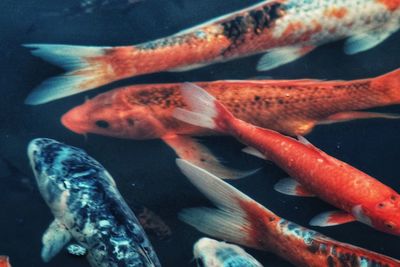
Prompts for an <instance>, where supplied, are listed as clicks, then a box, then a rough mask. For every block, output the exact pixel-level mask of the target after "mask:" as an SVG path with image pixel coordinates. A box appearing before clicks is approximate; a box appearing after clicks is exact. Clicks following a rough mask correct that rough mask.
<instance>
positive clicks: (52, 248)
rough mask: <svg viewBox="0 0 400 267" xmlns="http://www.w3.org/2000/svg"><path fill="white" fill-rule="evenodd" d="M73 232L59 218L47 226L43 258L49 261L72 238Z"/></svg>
mask: <svg viewBox="0 0 400 267" xmlns="http://www.w3.org/2000/svg"><path fill="white" fill-rule="evenodd" d="M71 238H72V237H71V234H70V233H69V231H68V230H67V229H66V228H65V226H63V225H62V224H61V223H60V222H59V221H58V220H57V219H55V220H54V221H53V222H52V223H51V224H50V226H49V228H47V230H46V232H45V233H44V235H43V237H42V244H43V247H42V259H43V261H44V262H49V261H50V260H51V259H52V258H53V257H54V256H55V255H57V253H58V252H60V250H61V249H62V248H63V247H64V246H65V245H66V244H67V243H68V242H69V241H70V240H71Z"/></svg>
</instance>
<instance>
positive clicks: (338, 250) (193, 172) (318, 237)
mask: <svg viewBox="0 0 400 267" xmlns="http://www.w3.org/2000/svg"><path fill="white" fill-rule="evenodd" d="M177 164H178V166H179V168H180V169H181V171H182V172H183V174H184V175H185V176H186V177H188V179H189V180H190V182H191V183H192V184H193V185H194V186H196V187H197V189H198V190H199V191H201V192H202V193H203V194H204V195H205V196H206V197H207V198H208V199H209V200H210V201H211V202H213V203H214V204H215V205H216V206H217V209H212V208H190V209H185V210H183V211H181V213H180V214H179V218H180V219H181V220H182V221H184V222H186V223H187V224H189V225H191V226H193V227H195V228H196V229H197V230H199V231H200V232H202V233H205V234H207V235H210V236H213V237H216V238H220V239H223V240H227V241H229V242H233V243H236V244H240V245H243V246H247V247H251V248H255V249H260V250H265V251H269V252H272V253H274V254H276V255H278V256H279V257H281V258H283V259H285V260H287V261H289V262H291V263H293V264H294V266H298V267H302V266H308V267H324V266H326V267H332V266H354V267H365V266H382V267H383V266H385V267H396V266H400V261H399V260H396V259H393V258H390V257H388V256H384V255H382V254H378V253H375V252H372V251H368V250H366V249H363V248H360V247H356V246H352V245H349V244H346V243H342V242H339V241H336V240H333V239H331V238H329V237H326V236H324V235H322V234H320V233H318V232H315V231H313V230H310V229H307V228H305V227H302V226H300V225H297V224H295V223H293V222H290V221H287V220H285V219H283V218H280V217H279V216H278V215H276V214H274V213H273V212H272V211H270V210H268V209H267V208H265V207H264V206H262V205H261V204H259V203H257V202H256V201H254V200H253V199H251V198H250V197H248V196H247V195H245V194H243V193H242V192H240V191H239V190H237V189H236V188H234V187H233V186H231V185H229V184H228V183H226V182H224V181H223V180H221V179H219V178H218V177H216V176H214V175H212V174H211V173H209V172H207V171H205V170H203V169H201V168H199V167H197V166H195V165H193V164H191V163H189V162H187V161H184V160H181V159H178V160H177ZM294 248H295V249H294Z"/></svg>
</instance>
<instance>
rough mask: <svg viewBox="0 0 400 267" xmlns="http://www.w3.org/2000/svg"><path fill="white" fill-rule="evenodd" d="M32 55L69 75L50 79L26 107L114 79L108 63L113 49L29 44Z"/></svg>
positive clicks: (31, 96) (86, 89)
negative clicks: (54, 65) (110, 51)
mask: <svg viewBox="0 0 400 267" xmlns="http://www.w3.org/2000/svg"><path fill="white" fill-rule="evenodd" d="M24 46H25V47H28V48H31V49H32V51H31V52H32V54H33V55H35V56H37V57H40V58H42V59H43V60H46V61H49V62H51V63H53V64H56V65H58V66H60V67H62V68H64V69H65V70H67V71H68V72H67V73H65V74H64V75H61V76H57V77H53V78H50V79H48V80H46V81H44V82H43V83H42V84H41V85H39V86H38V87H37V88H35V90H34V91H33V92H31V93H30V94H29V96H28V98H27V99H26V100H25V103H26V104H29V105H38V104H43V103H47V102H50V101H53V100H56V99H60V98H63V97H67V96H71V95H75V94H78V93H81V92H85V91H88V90H91V89H94V88H96V87H99V86H101V85H104V84H107V83H110V82H112V81H114V80H115V79H114V78H115V77H114V74H113V73H112V71H111V67H110V66H109V63H108V62H107V60H105V59H106V58H107V51H109V50H110V49H112V48H111V47H96V46H78V45H51V44H26V45H24Z"/></svg>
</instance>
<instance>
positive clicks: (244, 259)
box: [193, 237, 262, 267]
mask: <svg viewBox="0 0 400 267" xmlns="http://www.w3.org/2000/svg"><path fill="white" fill-rule="evenodd" d="M193 254H194V258H195V259H196V262H197V266H198V267H225V266H242V267H262V265H261V263H259V262H258V261H257V260H256V259H255V258H253V256H251V255H249V254H247V253H246V251H244V250H243V249H242V248H241V247H239V246H236V245H233V244H228V243H225V242H218V241H217V240H214V239H210V238H206V237H203V238H201V239H199V240H198V241H197V242H196V243H195V244H194V246H193Z"/></svg>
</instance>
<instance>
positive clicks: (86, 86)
mask: <svg viewBox="0 0 400 267" xmlns="http://www.w3.org/2000/svg"><path fill="white" fill-rule="evenodd" d="M399 27H400V0H358V1H354V0H267V1H261V2H260V3H257V4H255V5H253V6H250V7H248V8H245V9H242V10H239V11H236V12H233V13H230V14H227V15H224V16H222V17H219V18H216V19H213V20H211V21H208V22H206V23H204V24H201V25H198V26H196V27H193V28H190V29H187V30H184V31H181V32H178V33H177V34H174V35H172V36H169V37H165V38H161V39H158V40H155V41H151V42H147V43H143V44H138V45H134V46H119V47H92V46H71V45H48V44H30V45H27V46H28V47H30V48H33V49H34V50H33V51H32V53H33V54H34V55H36V56H38V57H41V58H43V59H45V60H47V61H49V62H51V63H54V64H57V65H59V66H61V67H64V68H65V69H66V70H67V71H68V73H66V74H65V75H63V76H59V77H55V78H52V79H50V80H47V81H45V82H44V83H43V84H41V85H40V86H39V87H38V88H37V89H36V90H35V91H33V92H32V94H30V95H29V97H28V98H27V100H26V103H27V104H32V105H36V104H41V103H46V102H48V101H52V100H55V99H59V98H62V97H65V96H69V95H73V94H77V93H80V92H84V91H87V90H91V89H93V88H96V87H99V86H102V85H105V84H108V83H111V82H113V81H116V80H120V79H123V78H127V77H131V76H138V75H142V74H148V73H154V72H160V71H184V70H189V69H194V68H199V67H202V66H205V65H208V64H214V63H218V62H224V61H229V60H232V59H236V58H240V57H245V56H249V55H253V54H259V53H266V54H265V56H263V57H262V58H261V59H260V61H259V63H258V66H257V69H258V70H260V71H265V70H270V69H273V68H276V67H279V66H281V65H283V64H286V63H289V62H292V61H294V60H297V59H299V58H301V57H302V56H304V55H306V54H307V53H309V52H311V51H312V50H314V49H315V48H316V47H318V46H320V45H322V44H325V43H329V42H333V41H337V40H341V39H346V38H348V39H347V41H346V43H345V52H346V53H347V54H355V53H359V52H362V51H366V50H368V49H370V48H373V47H375V46H376V45H378V44H380V43H382V42H383V41H385V40H386V39H387V38H388V37H389V36H390V35H392V34H393V33H394V32H396V31H397V30H398V29H399Z"/></svg>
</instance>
